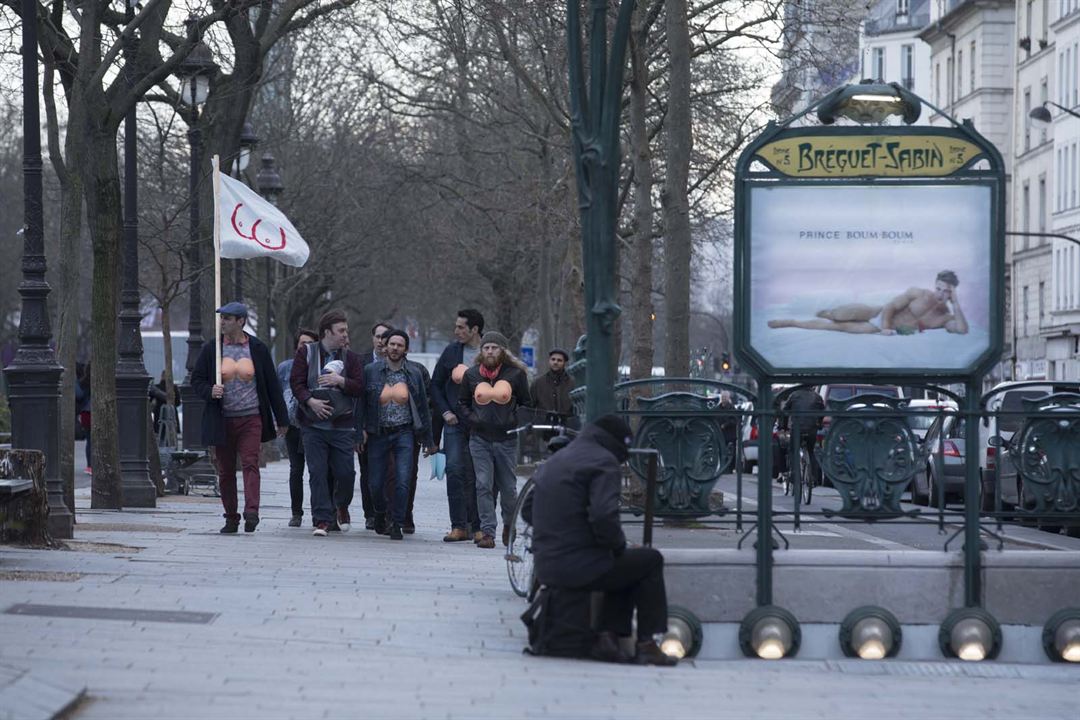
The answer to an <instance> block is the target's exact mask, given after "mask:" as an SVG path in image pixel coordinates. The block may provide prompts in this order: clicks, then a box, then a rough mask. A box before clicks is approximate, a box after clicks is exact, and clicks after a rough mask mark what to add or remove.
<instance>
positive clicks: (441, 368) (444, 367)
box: [431, 341, 465, 421]
mask: <svg viewBox="0 0 1080 720" xmlns="http://www.w3.org/2000/svg"><path fill="white" fill-rule="evenodd" d="M464 359H465V345H464V344H462V343H459V342H457V341H455V342H452V343H450V344H449V345H447V346H446V348H444V349H443V351H442V355H440V356H439V361H438V362H436V363H435V372H433V373H431V400H432V402H433V403H435V414H436V415H439V416H440V417H441V416H442V414H443V413H444V412H447V411H449V412H452V413H454V414H455V415H457V416H458V419H459V420H461V421H465V418H463V417H462V415H461V410H460V409H458V398H459V397H460V395H461V386H460V385H458V384H457V383H455V382H454V379H453V377H452V373H453V372H454V368H456V367H457V366H458V365H460V364H461V363H462V361H463V360H464Z"/></svg>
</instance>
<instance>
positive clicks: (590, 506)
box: [522, 415, 676, 665]
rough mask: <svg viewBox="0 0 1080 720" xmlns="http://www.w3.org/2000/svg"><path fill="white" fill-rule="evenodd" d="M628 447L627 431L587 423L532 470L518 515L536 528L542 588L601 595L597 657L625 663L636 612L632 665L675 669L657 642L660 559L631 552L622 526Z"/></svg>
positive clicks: (612, 421) (661, 625)
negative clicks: (623, 650) (625, 642)
mask: <svg viewBox="0 0 1080 720" xmlns="http://www.w3.org/2000/svg"><path fill="white" fill-rule="evenodd" d="M631 441H632V432H631V430H630V427H629V426H628V425H627V424H626V422H625V421H624V420H622V419H621V418H619V417H618V416H616V415H605V416H604V417H602V418H600V419H599V420H597V421H596V422H594V423H590V424H589V425H588V426H586V427H585V429H584V430H582V432H581V435H579V436H578V437H577V438H575V439H574V441H573V442H571V443H570V444H569V445H567V446H566V448H565V449H564V450H560V451H559V452H558V453H556V454H555V455H553V456H552V457H551V459H550V460H548V461H547V462H545V463H544V464H543V465H541V466H540V468H539V469H538V470H537V472H536V487H535V489H534V490H533V493H532V495H531V496H530V497H529V500H527V501H526V504H525V506H524V507H523V508H522V514H523V516H524V518H525V520H526V521H527V522H529V523H531V524H532V526H533V544H532V551H533V555H534V558H535V562H536V575H537V579H538V580H539V581H540V582H541V583H543V584H544V585H548V586H550V587H557V588H568V589H574V590H589V591H592V590H599V591H603V592H604V593H605V595H604V609H603V614H602V618H601V624H600V637H599V640H598V641H597V646H596V648H595V649H594V652H593V656H594V657H597V658H599V659H606V660H620V659H624V658H622V657H621V656H620V653H619V651H618V637H620V636H621V637H629V636H630V632H631V620H632V618H633V614H634V610H635V609H636V610H637V652H636V655H635V656H634V658H633V659H634V661H635V662H638V663H641V664H650V665H674V664H675V662H676V660H675V658H670V657H668V656H667V655H665V654H664V653H662V652H661V651H660V648H659V647H657V645H656V639H655V636H656V635H658V634H661V633H664V632H666V631H667V594H666V592H665V590H664V557H663V556H662V555H661V554H660V553H659V551H657V550H653V549H652V548H628V547H627V546H626V536H625V535H623V531H622V526H621V524H620V522H619V491H620V488H621V486H622V479H621V476H620V473H619V466H620V465H621V464H622V463H623V462H625V461H626V459H627V458H628V457H629V455H630V452H629V448H630V443H631ZM530 501H531V502H530ZM625 659H628V658H625Z"/></svg>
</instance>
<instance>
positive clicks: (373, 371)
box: [363, 360, 435, 447]
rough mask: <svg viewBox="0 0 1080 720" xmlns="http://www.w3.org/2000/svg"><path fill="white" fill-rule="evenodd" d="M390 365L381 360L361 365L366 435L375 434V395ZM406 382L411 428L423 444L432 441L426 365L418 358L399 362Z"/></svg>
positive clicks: (377, 431) (429, 444)
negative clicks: (362, 368)
mask: <svg viewBox="0 0 1080 720" xmlns="http://www.w3.org/2000/svg"><path fill="white" fill-rule="evenodd" d="M389 370H390V366H389V365H387V364H386V361H385V360H379V361H378V362H373V363H370V364H369V365H367V366H365V367H364V413H363V416H364V430H366V431H367V434H368V438H369V439H370V438H371V437H373V436H375V435H378V434H379V395H380V394H382V389H383V386H384V385H386V373H387V372H389ZM402 370H404V371H405V377H406V378H407V383H408V385H409V409H410V414H411V415H412V422H413V432H414V433H415V434H416V439H417V440H419V441H420V443H421V444H422V445H423V446H424V447H432V446H433V445H434V444H435V443H434V440H432V437H431V411H430V409H429V407H428V397H427V380H426V378H425V377H424V376H425V375H426V374H427V368H425V367H424V366H423V365H421V364H420V363H418V362H413V361H412V360H408V361H406V362H405V364H404V365H402Z"/></svg>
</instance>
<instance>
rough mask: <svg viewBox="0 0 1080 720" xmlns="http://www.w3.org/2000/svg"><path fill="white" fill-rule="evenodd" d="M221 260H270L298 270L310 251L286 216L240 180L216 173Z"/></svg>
mask: <svg viewBox="0 0 1080 720" xmlns="http://www.w3.org/2000/svg"><path fill="white" fill-rule="evenodd" d="M218 177H219V178H220V189H219V190H218V197H217V202H218V211H219V212H218V225H219V228H218V230H219V232H220V242H221V249H220V257H223V258H231V259H241V260H247V259H249V258H255V257H272V258H274V259H275V260H277V261H278V262H282V263H284V264H286V265H292V266H293V267H301V266H303V264H304V263H306V262H307V259H308V255H310V254H311V250H310V249H309V248H308V245H307V243H306V242H304V239H303V238H302V237H300V233H298V232H296V228H295V227H293V224H292V223H291V222H289V219H288V218H287V217H285V214H284V213H283V212H281V211H280V210H278V209H277V208H276V207H274V206H273V205H271V204H270V203H268V202H267V201H266V200H264V199H263V198H261V197H260V196H259V195H258V194H257V193H256V192H255V191H253V190H252V189H251V188H249V187H248V186H247V185H245V184H244V183H242V182H240V181H239V180H234V179H233V178H231V177H229V176H228V175H223V174H221V173H218Z"/></svg>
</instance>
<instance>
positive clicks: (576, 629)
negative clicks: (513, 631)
mask: <svg viewBox="0 0 1080 720" xmlns="http://www.w3.org/2000/svg"><path fill="white" fill-rule="evenodd" d="M591 610H592V594H591V593H590V592H589V591H588V590H567V589H563V588H551V587H547V586H543V587H541V588H540V590H539V592H537V593H536V597H535V598H534V599H533V601H532V603H531V604H530V605H529V609H528V610H526V611H525V612H524V613H523V614H522V616H521V621H522V622H523V623H525V628H526V629H527V630H528V634H529V646H528V647H527V648H525V652H526V653H528V654H529V655H550V656H553V657H588V656H589V651H590V650H592V646H593V643H594V642H595V641H596V633H595V632H594V631H593V629H592V624H591V622H590V616H591Z"/></svg>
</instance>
